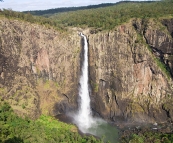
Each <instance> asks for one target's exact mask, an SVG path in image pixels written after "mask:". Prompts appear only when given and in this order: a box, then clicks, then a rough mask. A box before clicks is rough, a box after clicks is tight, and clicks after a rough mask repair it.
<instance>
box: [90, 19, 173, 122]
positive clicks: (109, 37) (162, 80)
mask: <svg viewBox="0 0 173 143" xmlns="http://www.w3.org/2000/svg"><path fill="white" fill-rule="evenodd" d="M172 25H173V20H162V21H161V22H158V21H154V20H152V19H150V20H149V21H144V20H140V19H133V20H131V21H130V22H129V23H127V24H123V25H121V26H118V27H117V28H116V29H115V30H114V31H110V32H101V33H95V34H91V35H89V46H90V47H89V49H90V83H91V86H92V91H93V94H92V108H93V110H94V111H95V113H96V114H99V115H100V116H102V117H103V118H105V119H107V118H109V119H110V120H113V121H116V120H117V119H120V120H125V121H135V122H155V121H157V122H164V121H167V120H168V119H173V114H172V107H171V106H172V78H171V76H172V70H173V68H172V64H173V61H172V58H171V57H172V50H173V40H172V32H173V28H172Z"/></svg>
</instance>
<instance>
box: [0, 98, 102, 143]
mask: <svg viewBox="0 0 173 143" xmlns="http://www.w3.org/2000/svg"><path fill="white" fill-rule="evenodd" d="M0 142H2V143H31V142H32V143H34V142H35V143H36V142H37V143H48V142H50V143H57V142H58V143H60V142H63V143H74V142H75V143H77V142H79V143H91V142H92V143H101V142H102V141H101V140H99V139H96V138H94V137H92V136H91V137H88V136H83V137H82V136H80V135H79V134H78V133H77V128H76V127H75V126H74V125H69V124H65V123H62V122H60V121H57V120H55V119H54V118H53V117H49V116H44V115H42V116H41V117H40V118H39V119H37V120H35V121H33V120H30V119H28V118H25V119H23V118H21V117H19V116H17V115H16V114H15V113H14V112H13V110H12V109H11V107H10V106H9V104H7V103H6V102H2V101H0Z"/></svg>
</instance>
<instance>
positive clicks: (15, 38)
mask: <svg viewBox="0 0 173 143" xmlns="http://www.w3.org/2000/svg"><path fill="white" fill-rule="evenodd" d="M79 55H80V37H79V36H78V34H77V33H74V32H71V34H67V33H66V34H65V33H63V34H61V33H59V32H57V31H56V30H54V29H48V28H46V27H43V26H39V25H36V24H30V23H26V22H22V21H18V20H7V19H2V18H1V19H0V95H1V97H2V99H3V100H7V101H8V102H9V103H10V104H11V106H12V107H13V109H14V110H15V111H16V112H17V113H18V114H21V115H27V116H30V117H32V118H36V117H38V116H39V114H40V113H45V114H51V115H57V114H59V113H62V112H65V108H66V109H67V108H68V109H69V108H76V106H77V104H76V101H77V87H78V75H79V63H80V62H79ZM64 106H65V108H64Z"/></svg>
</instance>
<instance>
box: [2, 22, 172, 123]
mask: <svg viewBox="0 0 173 143" xmlns="http://www.w3.org/2000/svg"><path fill="white" fill-rule="evenodd" d="M172 25H173V20H171V19H165V20H160V21H159V20H152V19H150V20H147V21H146V20H141V19H132V20H131V21H129V22H128V23H126V24H123V25H120V26H117V27H115V29H114V30H112V31H99V32H98V33H96V32H93V31H92V32H91V33H90V32H88V29H87V30H86V31H85V30H84V34H86V35H87V37H88V44H89V82H90V86H91V94H90V97H91V107H92V110H93V113H94V114H95V115H99V116H101V117H102V118H104V119H106V120H109V121H117V120H125V121H134V122H155V121H157V122H164V121H168V120H173V108H172V107H173V106H172V104H173V99H172V90H173V89H172V76H173V59H172V56H173V39H172V38H173V37H172V33H173V26H172ZM81 52H82V51H81V38H80V37H79V36H78V33H77V30H75V28H74V29H73V31H71V32H69V33H68V34H67V33H59V32H58V31H55V30H53V29H48V28H46V27H43V26H39V25H36V24H30V23H26V22H21V21H17V20H7V19H1V20H0V95H1V98H2V99H1V100H6V101H8V102H9V103H10V104H11V105H12V107H13V109H14V110H15V111H16V112H17V113H18V114H21V115H27V116H30V117H32V118H37V117H38V116H39V115H40V114H41V113H43V114H50V115H57V114H61V113H65V112H66V111H68V110H74V109H76V108H77V98H78V83H79V75H80V60H81V58H82V57H80V53H81Z"/></svg>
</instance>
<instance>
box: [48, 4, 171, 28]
mask: <svg viewBox="0 0 173 143" xmlns="http://www.w3.org/2000/svg"><path fill="white" fill-rule="evenodd" d="M172 7H173V3H172V2H161V1H159V2H140V3H139V2H122V3H119V4H116V5H113V6H108V7H104V8H96V9H87V10H78V11H74V12H64V13H57V14H54V15H52V16H50V17H51V18H52V19H57V21H58V22H59V23H61V24H63V25H65V26H76V27H86V26H88V27H95V28H100V29H102V30H103V29H106V30H111V29H113V28H114V27H115V26H117V25H120V24H122V23H125V22H128V21H129V20H130V19H131V18H141V19H147V18H155V19H157V18H160V17H165V16H173V8H172Z"/></svg>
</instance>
